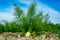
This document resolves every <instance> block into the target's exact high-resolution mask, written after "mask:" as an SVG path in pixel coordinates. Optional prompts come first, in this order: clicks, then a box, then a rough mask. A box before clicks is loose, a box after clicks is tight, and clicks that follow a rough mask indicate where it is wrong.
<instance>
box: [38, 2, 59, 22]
mask: <svg viewBox="0 0 60 40" xmlns="http://www.w3.org/2000/svg"><path fill="white" fill-rule="evenodd" d="M37 10H38V11H39V10H40V11H41V10H42V11H43V13H44V14H46V13H48V14H49V16H50V20H51V22H53V23H60V13H59V12H58V11H56V10H54V9H52V8H49V7H48V6H46V5H44V4H41V3H38V6H37Z"/></svg>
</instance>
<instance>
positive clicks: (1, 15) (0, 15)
mask: <svg viewBox="0 0 60 40" xmlns="http://www.w3.org/2000/svg"><path fill="white" fill-rule="evenodd" d="M19 1H20V2H22V3H24V4H26V5H28V6H29V5H30V4H31V2H32V1H27V0H19ZM37 4H38V5H37V7H36V8H37V9H36V10H37V11H43V13H44V14H46V13H49V15H50V20H51V21H52V22H53V23H60V13H59V12H58V11H55V10H53V9H52V8H49V7H48V6H46V5H44V4H42V3H38V2H37ZM22 9H23V10H24V12H25V13H26V12H27V10H28V8H24V7H22ZM13 13H14V9H13V7H10V8H7V9H6V11H5V12H0V19H5V20H8V21H10V20H12V19H13V17H14V16H13V15H12V14H13Z"/></svg>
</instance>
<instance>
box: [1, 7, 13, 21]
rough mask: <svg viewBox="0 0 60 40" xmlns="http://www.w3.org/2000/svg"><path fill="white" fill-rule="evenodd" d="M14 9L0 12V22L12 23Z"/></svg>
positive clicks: (10, 8)
mask: <svg viewBox="0 0 60 40" xmlns="http://www.w3.org/2000/svg"><path fill="white" fill-rule="evenodd" d="M13 13H14V9H13V7H9V8H6V9H5V10H4V11H2V12H0V20H7V21H12V19H13V18H14V16H13Z"/></svg>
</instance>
